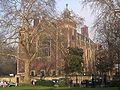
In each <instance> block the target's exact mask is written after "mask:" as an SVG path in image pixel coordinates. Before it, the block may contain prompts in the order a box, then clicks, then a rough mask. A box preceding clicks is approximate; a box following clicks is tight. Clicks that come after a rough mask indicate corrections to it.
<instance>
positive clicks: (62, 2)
mask: <svg viewBox="0 0 120 90" xmlns="http://www.w3.org/2000/svg"><path fill="white" fill-rule="evenodd" d="M66 4H68V9H69V10H70V11H71V10H73V12H74V13H76V14H78V15H79V16H80V17H82V18H84V20H85V22H84V24H85V25H87V26H88V28H89V34H90V38H93V33H94V31H93V30H92V26H93V22H94V19H95V16H94V15H93V14H91V11H92V10H91V9H90V8H89V7H84V8H83V5H82V1H81V0H56V8H57V10H58V11H59V12H63V10H64V9H65V7H66Z"/></svg>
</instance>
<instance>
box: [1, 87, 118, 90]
mask: <svg viewBox="0 0 120 90" xmlns="http://www.w3.org/2000/svg"><path fill="white" fill-rule="evenodd" d="M0 90H118V88H115V87H114V88H113V87H112V88H55V87H6V88H2V87H1V88H0Z"/></svg>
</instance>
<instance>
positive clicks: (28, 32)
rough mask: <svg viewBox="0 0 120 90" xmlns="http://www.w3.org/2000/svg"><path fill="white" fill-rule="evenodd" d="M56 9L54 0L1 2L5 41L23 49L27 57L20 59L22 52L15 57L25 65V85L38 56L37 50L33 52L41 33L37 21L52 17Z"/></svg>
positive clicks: (0, 10) (9, 0)
mask: <svg viewBox="0 0 120 90" xmlns="http://www.w3.org/2000/svg"><path fill="white" fill-rule="evenodd" d="M54 8H55V1H54V0H47V1H46V0H0V12H1V13H0V15H1V16H0V29H1V30H2V31H3V32H6V33H5V36H6V38H7V39H5V41H6V42H7V44H11V45H15V46H16V47H17V46H18V47H21V48H22V54H23V55H25V57H24V56H23V57H20V53H21V52H19V53H18V55H17V56H16V55H14V56H15V57H16V58H17V59H18V60H23V61H24V63H25V73H24V75H25V77H24V78H25V80H24V83H30V74H29V66H30V62H31V61H33V60H34V59H35V58H36V57H37V54H38V50H37V49H35V50H34V51H32V49H33V48H32V47H33V46H32V45H33V40H34V39H35V38H37V37H38V36H39V34H40V32H41V31H40V26H39V25H38V24H37V23H38V22H37V21H38V19H39V20H40V19H41V18H42V17H43V16H46V15H49V17H52V16H53V15H54ZM33 22H34V23H33ZM32 32H34V33H32ZM38 32H39V33H38ZM23 34H24V36H23ZM32 35H33V36H32ZM10 55H11V54H10Z"/></svg>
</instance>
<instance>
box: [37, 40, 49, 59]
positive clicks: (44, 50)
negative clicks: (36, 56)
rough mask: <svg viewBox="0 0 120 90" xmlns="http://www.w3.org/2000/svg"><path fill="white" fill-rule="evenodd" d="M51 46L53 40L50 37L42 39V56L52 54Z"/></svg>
mask: <svg viewBox="0 0 120 90" xmlns="http://www.w3.org/2000/svg"><path fill="white" fill-rule="evenodd" d="M50 47H51V40H50V39H49V38H44V39H43V40H42V41H41V47H40V50H39V51H40V56H42V57H44V56H50Z"/></svg>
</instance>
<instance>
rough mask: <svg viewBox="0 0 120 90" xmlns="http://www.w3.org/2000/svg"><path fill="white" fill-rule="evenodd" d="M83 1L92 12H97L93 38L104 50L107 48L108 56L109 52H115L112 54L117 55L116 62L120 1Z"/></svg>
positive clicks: (119, 56) (119, 52)
mask: <svg viewBox="0 0 120 90" xmlns="http://www.w3.org/2000/svg"><path fill="white" fill-rule="evenodd" d="M83 2H84V5H90V7H91V8H92V9H93V12H95V13H96V14H97V15H96V16H97V17H96V20H95V24H94V29H95V30H96V37H95V38H96V39H97V41H98V42H99V43H100V44H101V45H102V46H103V47H104V49H105V50H108V52H109V57H111V53H113V52H114V53H116V54H114V55H115V56H117V58H116V62H117V63H118V61H120V1H119V0H91V1H90V0H84V1H83ZM111 59H112V58H111ZM114 59H115V58H114ZM114 59H112V60H114Z"/></svg>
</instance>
